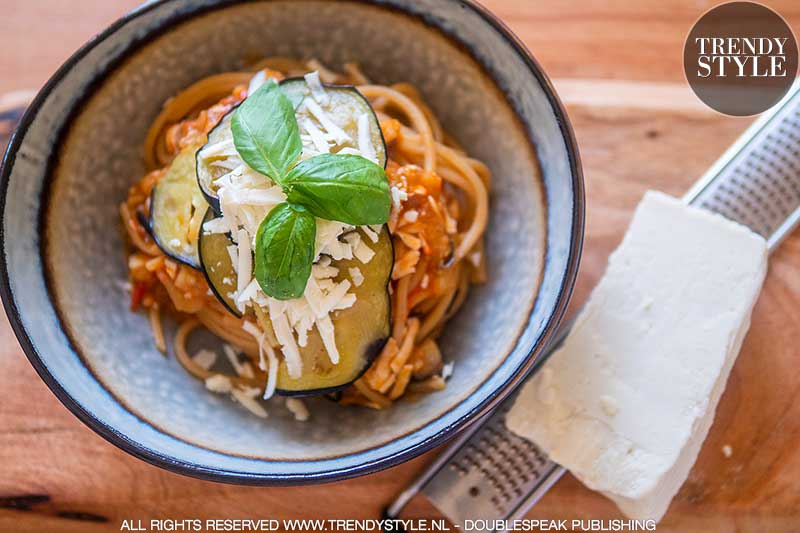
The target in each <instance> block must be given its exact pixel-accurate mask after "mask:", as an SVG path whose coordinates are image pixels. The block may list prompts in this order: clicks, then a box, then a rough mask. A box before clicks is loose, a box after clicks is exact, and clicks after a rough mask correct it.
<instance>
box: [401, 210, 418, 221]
mask: <svg viewBox="0 0 800 533" xmlns="http://www.w3.org/2000/svg"><path fill="white" fill-rule="evenodd" d="M417 218H419V212H417V211H416V210H415V209H409V210H408V211H406V212H405V213H403V219H404V220H406V221H407V222H412V223H413V222H416V221H417Z"/></svg>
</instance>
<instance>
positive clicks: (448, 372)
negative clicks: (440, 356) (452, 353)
mask: <svg viewBox="0 0 800 533" xmlns="http://www.w3.org/2000/svg"><path fill="white" fill-rule="evenodd" d="M454 366H455V363H454V362H453V361H450V362H449V363H447V364H445V365H444V366H443V367H442V379H445V380H446V379H449V378H450V376H452V375H453V367H454Z"/></svg>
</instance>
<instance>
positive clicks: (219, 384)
mask: <svg viewBox="0 0 800 533" xmlns="http://www.w3.org/2000/svg"><path fill="white" fill-rule="evenodd" d="M205 384H206V388H207V389H208V390H210V391H211V392H219V393H226V392H230V391H231V389H232V388H233V386H232V385H231V380H230V379H228V377H227V376H223V375H222V374H214V375H213V376H209V377H207V378H206V381H205Z"/></svg>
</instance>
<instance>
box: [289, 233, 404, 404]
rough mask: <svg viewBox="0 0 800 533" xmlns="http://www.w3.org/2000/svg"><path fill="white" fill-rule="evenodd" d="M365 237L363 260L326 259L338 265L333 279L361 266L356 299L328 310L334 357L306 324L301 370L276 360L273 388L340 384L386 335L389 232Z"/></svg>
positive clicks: (306, 392) (358, 370) (328, 389)
mask: <svg viewBox="0 0 800 533" xmlns="http://www.w3.org/2000/svg"><path fill="white" fill-rule="evenodd" d="M368 242H369V245H370V246H371V247H372V249H373V250H374V252H375V256H374V257H373V258H372V260H371V261H370V262H369V263H367V264H363V263H361V262H360V261H359V260H358V259H351V260H340V261H333V262H332V263H331V266H334V267H336V268H338V269H339V274H338V276H336V278H335V280H336V281H341V280H343V279H349V278H350V274H349V270H348V269H350V268H353V267H357V268H358V269H359V270H361V273H362V275H363V276H364V281H363V283H362V284H361V286H359V287H356V286H355V285H353V286H352V287H351V288H350V291H351V292H352V293H353V294H355V295H356V303H355V304H353V306H352V307H350V308H348V309H343V310H341V311H335V312H334V313H333V316H332V319H333V326H334V330H335V336H336V346H337V347H338V348H339V363H338V364H336V365H334V364H332V363H331V360H330V358H329V356H328V352H327V350H326V349H325V346H324V345H323V344H322V337H320V335H319V332H318V331H317V329H316V328H314V329H312V330H311V331H310V332H309V334H308V343H307V344H306V346H303V347H300V356H301V357H302V359H303V373H302V375H301V376H300V377H299V378H297V379H292V378H291V377H289V372H288V370H287V368H286V363H285V362H284V361H281V363H280V365H279V366H278V380H277V385H276V388H277V391H276V392H277V393H278V394H280V395H282V396H310V395H312V394H326V393H332V392H335V391H337V390H341V389H343V388H345V387H347V386H348V385H350V384H351V383H352V382H354V381H355V380H357V379H358V378H359V377H361V375H362V374H363V373H364V372H366V370H367V369H368V368H369V366H370V365H371V364H372V362H373V361H374V360H375V358H376V357H377V356H378V354H380V352H381V350H382V349H383V346H384V344H386V341H387V340H388V339H389V334H390V327H391V309H392V305H391V300H390V298H389V280H390V278H391V274H392V267H393V266H394V248H393V246H392V238H391V237H390V236H389V231H388V230H387V229H386V226H384V227H383V230H382V231H381V233H380V237H379V239H378V242H377V243H374V244H373V243H372V242H370V241H368Z"/></svg>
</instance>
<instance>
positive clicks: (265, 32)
mask: <svg viewBox="0 0 800 533" xmlns="http://www.w3.org/2000/svg"><path fill="white" fill-rule="evenodd" d="M263 56H289V57H301V58H311V57H315V58H317V59H319V60H321V61H322V62H323V63H326V64H328V65H330V66H332V67H334V68H336V67H338V66H341V65H342V64H343V63H345V62H349V61H355V62H357V63H359V64H360V65H361V66H362V67H363V70H364V71H365V72H366V73H367V75H368V76H369V77H371V78H372V79H374V80H376V81H377V82H381V83H392V82H398V81H407V82H411V83H413V84H414V85H416V86H417V87H418V88H419V89H420V90H421V92H422V93H423V95H424V97H425V98H426V99H427V101H428V102H429V104H430V105H431V107H432V108H433V109H434V111H435V112H436V114H437V115H438V117H439V118H440V119H441V121H442V123H443V125H444V127H445V128H446V130H447V131H449V132H450V133H451V134H452V135H453V136H454V137H455V138H456V139H457V140H458V141H459V142H460V143H461V144H462V145H463V146H464V147H465V148H466V149H467V151H468V152H469V153H470V154H472V155H474V156H475V157H478V158H480V159H482V160H483V161H485V162H486V163H487V164H488V165H489V167H490V168H491V170H492V173H493V175H494V182H493V188H492V192H491V219H490V224H489V228H488V240H487V250H486V255H487V258H488V262H489V263H488V264H489V275H490V280H489V282H488V283H487V284H486V285H483V286H480V287H476V288H475V289H474V290H473V291H472V293H471V294H470V297H469V300H468V302H467V303H466V305H465V306H464V308H463V310H462V311H461V312H460V313H459V314H458V315H457V316H456V317H455V318H454V319H453V320H452V321H451V323H450V324H449V325H448V326H447V328H446V331H445V334H444V336H443V338H442V342H441V344H442V347H443V352H444V355H445V358H446V359H448V360H453V361H455V372H454V374H453V377H452V378H451V379H450V381H449V383H448V387H447V389H446V390H445V391H443V392H438V393H434V394H430V395H428V396H426V397H424V398H422V399H421V400H419V401H416V402H399V403H398V404H396V405H395V406H394V407H393V408H392V409H391V410H388V411H384V412H374V411H370V410H366V409H361V408H341V407H338V406H336V405H334V404H332V403H331V402H328V401H326V400H322V399H320V400H314V401H311V402H310V403H311V406H310V407H311V411H312V420H311V421H309V422H306V423H300V422H295V421H294V420H293V419H292V417H291V416H290V415H289V413H288V412H287V411H285V409H280V408H277V407H276V408H273V409H271V414H270V418H269V419H268V420H266V421H264V420H261V419H257V418H255V417H253V416H251V415H249V414H248V413H247V412H246V411H244V410H242V409H241V408H240V407H238V406H236V405H235V404H233V403H232V402H230V401H229V400H228V399H226V398H224V397H221V396H217V395H213V394H211V393H209V392H208V391H206V390H205V388H204V387H203V384H202V383H200V382H198V381H196V380H194V379H193V378H191V377H190V376H189V375H188V374H187V373H186V372H184V371H183V369H182V368H181V367H180V366H179V364H178V363H177V362H176V361H175V358H174V357H170V358H164V357H163V356H161V355H160V354H159V353H158V352H157V351H156V350H155V348H154V347H153V344H152V339H151V335H150V330H149V327H148V324H147V320H146V318H145V317H144V316H142V315H141V314H134V313H131V312H130V311H129V309H128V297H127V293H126V292H125V291H124V289H123V288H122V285H123V283H122V282H123V281H124V280H125V279H126V265H125V254H124V247H123V246H124V244H123V238H122V232H121V230H120V229H119V222H118V210H117V205H118V204H119V202H120V201H121V200H122V199H123V198H124V197H125V194H126V190H127V188H128V187H129V186H130V185H131V183H133V182H134V181H135V180H137V179H138V178H139V176H141V175H142V173H143V164H142V160H141V146H142V143H143V140H144V137H145V132H146V130H147V127H148V125H149V123H150V122H151V121H152V120H153V118H154V117H155V116H156V114H157V113H158V111H159V108H160V106H161V105H162V103H163V102H164V101H165V100H166V99H167V98H169V97H170V96H172V95H174V94H175V93H177V92H178V91H179V90H180V89H181V88H183V87H186V86H188V85H189V84H191V83H192V82H194V81H196V80H198V79H200V78H202V77H204V76H208V75H211V74H214V73H217V72H222V71H227V70H233V69H236V68H237V67H239V66H241V64H242V63H243V61H245V60H248V59H249V60H252V59H253V58H258V57H263ZM0 192H1V193H2V204H1V205H0V209H2V214H1V216H2V235H0V245H1V246H2V261H1V262H0V291H2V297H3V303H4V305H5V308H6V312H7V313H8V316H9V319H10V321H11V324H12V326H13V328H14V331H15V332H16V334H17V337H18V338H19V340H20V343H21V344H22V347H23V349H24V351H25V353H26V354H27V356H28V358H29V359H30V361H31V363H32V364H33V366H34V367H35V368H36V370H37V372H38V373H39V375H40V376H41V377H42V379H43V380H44V381H45V382H46V383H47V385H48V386H49V387H50V388H51V389H52V390H53V392H54V393H55V394H56V396H58V398H59V399H60V400H61V401H62V402H63V403H64V405H66V407H67V408H68V409H70V410H71V411H72V412H73V413H75V415H76V416H78V418H80V419H81V420H82V421H83V422H84V423H86V424H87V425H88V426H90V427H91V428H92V429H93V430H95V431H96V432H98V433H99V434H100V435H102V436H103V437H105V438H106V439H108V440H109V441H110V442H112V443H114V444H115V445H117V446H119V447H120V448H122V449H124V450H126V451H128V452H130V453H131V454H133V455H135V456H137V457H140V458H142V459H144V460H146V461H148V462H151V463H153V464H156V465H158V466H161V467H164V468H167V469H169V470H173V471H176V472H180V473H184V474H188V475H192V476H197V477H201V478H206V479H212V480H217V481H227V482H235V483H247V484H280V483H306V482H316V481H326V480H333V479H342V478H346V477H352V476H356V475H360V474H365V473H369V472H374V471H376V470H379V469H381V468H386V467H388V466H391V465H394V464H397V463H399V462H401V461H404V460H406V459H409V458H411V457H413V456H415V455H418V454H420V453H422V452H423V451H425V450H428V449H430V448H432V447H434V446H435V445H437V444H439V443H441V442H443V441H444V440H445V439H447V438H448V437H451V436H453V435H454V434H455V433H456V432H457V431H458V430H459V429H460V428H462V427H464V426H465V425H466V424H467V423H468V422H469V421H470V420H473V419H475V418H476V417H477V416H479V415H480V414H482V413H484V412H486V411H487V410H488V409H490V408H491V407H492V406H494V405H496V404H497V402H499V401H500V400H501V399H502V398H503V397H504V396H505V395H506V394H507V393H509V392H510V391H511V390H512V389H513V388H514V386H515V385H517V384H518V383H519V381H520V380H521V379H522V377H523V376H524V375H525V373H526V372H527V371H528V370H529V369H530V367H531V365H532V364H533V362H534V361H535V359H536V358H537V356H538V355H539V354H540V353H541V351H542V350H543V348H544V347H545V345H546V344H547V342H548V340H549V339H550V338H551V336H552V335H553V333H554V330H555V328H556V326H557V324H558V322H559V320H560V319H561V317H562V315H563V313H564V310H565V308H566V306H567V301H568V299H569V296H570V293H571V290H572V286H573V282H574V279H575V274H576V271H577V266H578V259H579V255H580V247H581V240H582V234H583V187H582V177H581V169H580V164H579V160H578V153H577V148H576V146H575V140H574V137H573V135H572V131H571V129H570V125H569V121H568V120H567V117H566V115H565V113H564V110H563V108H562V106H561V104H560V103H559V101H558V98H557V97H556V95H555V92H554V91H553V88H552V86H551V85H550V82H549V81H548V80H547V77H546V76H545V75H544V73H543V72H542V70H541V68H540V67H539V65H538V64H537V63H536V61H535V60H534V59H533V57H532V56H531V55H530V54H529V53H528V51H527V50H526V49H525V48H524V47H523V46H522V44H521V43H520V42H519V40H518V39H516V38H515V37H514V36H513V35H512V34H511V33H510V32H509V31H508V30H507V29H506V28H505V27H504V26H503V25H502V24H501V23H500V22H499V21H498V20H497V19H496V18H495V17H493V16H492V15H491V14H490V13H488V12H487V11H486V10H484V9H483V8H481V7H480V6H478V5H476V4H474V3H473V2H469V1H457V0H370V1H364V0H358V1H355V0H353V1H349V0H345V1H336V2H331V1H321V0H293V1H289V0H271V1H255V2H243V1H236V0H168V1H156V2H151V3H149V4H147V5H145V6H143V7H141V8H139V9H138V10H136V11H134V12H132V13H130V14H129V15H127V16H126V17H124V18H123V19H121V20H120V21H118V22H117V23H115V24H114V25H113V26H111V27H110V28H109V29H107V30H106V31H104V32H103V33H101V34H100V35H98V36H97V37H96V38H95V39H93V40H92V41H91V42H89V43H88V44H87V45H86V46H84V47H83V48H82V49H81V50H79V51H78V52H77V53H76V54H75V55H74V56H72V57H71V58H70V59H69V60H68V61H67V62H66V64H65V65H64V66H63V67H62V68H61V69H59V71H58V72H57V73H56V74H55V75H54V76H53V78H52V79H51V80H50V81H49V82H48V83H47V84H46V85H45V87H44V88H43V89H42V91H41V92H40V93H39V95H38V96H37V98H36V100H35V101H34V102H33V104H32V105H31V106H30V108H29V110H28V111H27V113H26V114H25V116H24V117H23V119H22V122H21V124H20V126H19V129H18V131H17V133H16V134H15V136H14V138H13V140H12V142H11V143H10V145H9V148H8V151H7V153H6V156H5V160H4V163H3V169H2V182H1V183H0Z"/></svg>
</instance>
